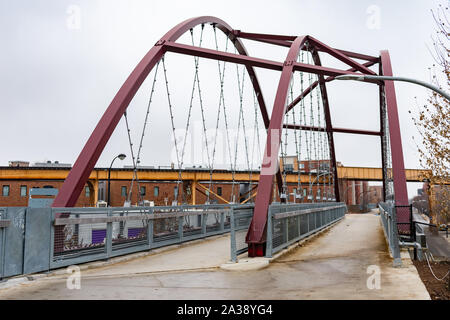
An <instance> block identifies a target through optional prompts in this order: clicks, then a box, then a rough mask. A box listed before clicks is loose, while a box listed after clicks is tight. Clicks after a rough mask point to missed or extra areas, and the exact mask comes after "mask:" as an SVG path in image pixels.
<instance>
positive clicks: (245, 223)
mask: <svg viewBox="0 0 450 320" xmlns="http://www.w3.org/2000/svg"><path fill="white" fill-rule="evenodd" d="M253 209H254V205H253V204H249V205H245V206H236V207H232V208H231V212H230V216H231V233H230V244H231V261H233V262H237V256H238V255H240V254H242V253H244V252H247V250H248V245H247V243H246V242H245V237H246V235H247V231H248V228H249V226H250V222H251V221H252V218H253Z"/></svg>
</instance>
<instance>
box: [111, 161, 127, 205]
mask: <svg viewBox="0 0 450 320" xmlns="http://www.w3.org/2000/svg"><path fill="white" fill-rule="evenodd" d="M126 157H127V156H126V155H125V154H123V153H121V154H119V155H117V156H116V157H115V158H114V159H113V160H112V161H111V165H110V166H109V169H108V207H109V206H110V203H109V202H110V200H111V168H112V165H113V163H114V160H116V159H117V158H119V159H120V160H123V159H125V158H126Z"/></svg>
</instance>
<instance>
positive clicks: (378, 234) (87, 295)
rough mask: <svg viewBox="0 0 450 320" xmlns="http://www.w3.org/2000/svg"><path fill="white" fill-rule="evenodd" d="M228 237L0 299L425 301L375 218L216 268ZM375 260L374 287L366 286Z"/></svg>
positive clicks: (44, 282) (38, 284) (0, 294)
mask: <svg viewBox="0 0 450 320" xmlns="http://www.w3.org/2000/svg"><path fill="white" fill-rule="evenodd" d="M228 241H229V239H228V236H221V237H217V238H214V239H211V240H206V241H203V242H196V243H193V244H191V245H185V246H181V247H179V248H175V249H173V250H169V251H165V252H161V253H158V254H153V255H149V256H146V257H142V258H138V259H134V260H131V261H128V262H123V263H118V264H115V265H110V266H106V267H102V268H98V269H91V270H87V271H82V278H81V289H80V290H68V289H66V279H65V278H64V277H62V276H50V277H47V278H43V279H39V280H36V281H33V282H29V283H27V284H22V285H20V286H16V287H12V288H9V289H0V299H61V298H63V299H252V300H253V299H429V295H428V293H427V291H426V289H425V286H424V285H423V283H422V282H421V280H420V278H419V275H418V273H417V271H416V269H415V267H414V266H413V265H412V264H411V263H409V262H408V261H404V263H403V265H404V267H402V268H393V267H392V260H391V259H390V257H389V255H388V253H387V248H386V244H385V240H384V237H383V231H382V229H381V226H380V221H379V217H378V216H376V215H373V214H364V215H347V216H346V218H345V219H344V220H343V221H341V222H340V223H338V224H337V225H336V226H334V227H333V228H331V229H330V230H329V231H327V232H325V233H324V234H322V235H320V236H318V237H316V238H314V239H312V240H311V241H310V242H307V244H306V245H304V246H303V247H300V248H299V249H296V250H294V251H293V252H292V253H290V254H289V255H286V256H283V257H281V258H280V259H279V260H277V261H276V262H274V263H271V264H270V265H269V267H267V268H265V269H262V270H258V271H247V272H242V271H241V272H233V271H225V270H221V269H219V268H215V267H218V266H219V265H220V264H222V263H224V262H225V261H227V260H228V257H229V247H228V246H229V242H228ZM370 265H377V266H379V267H380V271H381V288H380V289H372V290H370V289H368V288H367V285H366V283H367V278H368V277H369V276H370V274H367V268H368V267H369V266H370Z"/></svg>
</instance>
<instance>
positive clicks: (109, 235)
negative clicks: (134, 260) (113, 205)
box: [105, 209, 112, 258]
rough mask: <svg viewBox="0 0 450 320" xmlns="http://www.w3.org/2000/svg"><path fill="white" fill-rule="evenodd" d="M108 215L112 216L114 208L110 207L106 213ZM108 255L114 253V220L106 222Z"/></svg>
mask: <svg viewBox="0 0 450 320" xmlns="http://www.w3.org/2000/svg"><path fill="white" fill-rule="evenodd" d="M106 215H107V216H108V217H112V209H108V213H107V214H106ZM105 247H106V257H107V258H109V257H111V254H112V222H107V223H106V242H105Z"/></svg>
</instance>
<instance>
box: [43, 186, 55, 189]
mask: <svg viewBox="0 0 450 320" xmlns="http://www.w3.org/2000/svg"><path fill="white" fill-rule="evenodd" d="M44 188H45V189H53V186H44Z"/></svg>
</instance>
